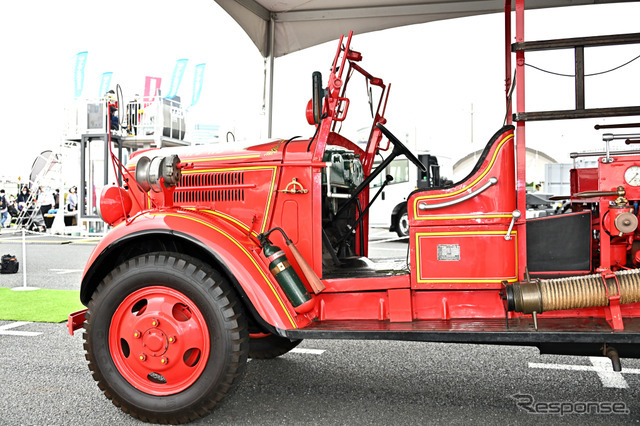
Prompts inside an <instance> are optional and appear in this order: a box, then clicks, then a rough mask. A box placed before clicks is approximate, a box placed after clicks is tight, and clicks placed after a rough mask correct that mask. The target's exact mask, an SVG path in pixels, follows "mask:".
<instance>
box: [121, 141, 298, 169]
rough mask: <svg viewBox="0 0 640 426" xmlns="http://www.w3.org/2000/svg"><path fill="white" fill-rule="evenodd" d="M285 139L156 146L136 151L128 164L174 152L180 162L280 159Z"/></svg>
mask: <svg viewBox="0 0 640 426" xmlns="http://www.w3.org/2000/svg"><path fill="white" fill-rule="evenodd" d="M285 142H286V140H283V139H277V140H274V141H270V142H266V143H262V144H252V143H238V142H232V143H218V144H212V145H198V146H187V147H175V148H158V149H148V150H144V151H136V152H135V153H134V154H133V155H131V157H130V159H129V164H128V165H129V166H132V165H134V164H136V163H137V161H138V158H140V157H141V156H143V155H144V156H147V157H150V158H153V157H156V156H166V155H171V154H176V155H178V157H180V161H182V162H194V163H199V162H206V161H208V160H211V161H221V160H222V161H224V162H225V163H231V164H233V163H243V164H244V163H246V162H247V161H250V162H262V161H280V160H282V156H283V150H284V147H285Z"/></svg>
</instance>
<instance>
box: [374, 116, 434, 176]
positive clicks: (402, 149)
mask: <svg viewBox="0 0 640 426" xmlns="http://www.w3.org/2000/svg"><path fill="white" fill-rule="evenodd" d="M376 127H378V129H380V131H381V132H382V133H383V134H384V135H385V136H386V137H387V138H388V139H389V141H390V142H391V143H392V144H393V150H394V151H396V152H398V153H400V154H403V155H404V156H405V157H407V159H409V161H411V162H412V163H413V164H415V165H416V167H417V168H419V169H420V170H422V171H423V172H426V171H427V168H426V167H425V165H424V164H422V162H421V161H420V160H418V158H417V157H416V156H415V155H413V153H412V152H411V151H409V148H407V147H406V146H404V144H403V143H402V142H400V141H399V140H398V138H396V137H395V136H394V135H393V133H391V132H390V131H389V130H388V129H387V128H386V127H384V126H383V125H382V124H381V123H378V124H376Z"/></svg>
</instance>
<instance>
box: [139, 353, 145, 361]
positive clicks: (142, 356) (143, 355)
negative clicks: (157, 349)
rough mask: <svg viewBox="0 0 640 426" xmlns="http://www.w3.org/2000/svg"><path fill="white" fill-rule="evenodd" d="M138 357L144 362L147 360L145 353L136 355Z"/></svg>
mask: <svg viewBox="0 0 640 426" xmlns="http://www.w3.org/2000/svg"><path fill="white" fill-rule="evenodd" d="M138 359H139V360H140V361H143V362H144V361H146V360H147V356H146V355H145V354H140V356H138Z"/></svg>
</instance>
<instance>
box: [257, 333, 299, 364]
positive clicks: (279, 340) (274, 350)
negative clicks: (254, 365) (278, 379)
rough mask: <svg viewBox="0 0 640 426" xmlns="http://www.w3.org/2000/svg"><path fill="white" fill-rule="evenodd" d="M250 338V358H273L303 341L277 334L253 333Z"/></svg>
mask: <svg viewBox="0 0 640 426" xmlns="http://www.w3.org/2000/svg"><path fill="white" fill-rule="evenodd" d="M250 337H251V338H250V340H249V358H253V359H272V358H277V357H279V356H280V355H284V354H286V353H287V352H289V351H290V350H291V349H293V348H295V347H296V346H298V345H299V344H300V342H302V339H298V340H289V339H287V338H285V337H280V336H276V335H275V334H252V335H251V336H250Z"/></svg>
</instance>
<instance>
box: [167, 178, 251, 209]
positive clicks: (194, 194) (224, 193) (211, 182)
mask: <svg viewBox="0 0 640 426" xmlns="http://www.w3.org/2000/svg"><path fill="white" fill-rule="evenodd" d="M242 185H244V172H218V173H193V174H183V175H182V177H181V178H180V183H178V185H177V188H176V189H177V190H176V192H174V194H173V202H174V203H175V204H178V205H191V204H202V203H212V202H217V203H220V202H223V203H224V202H238V201H244V195H245V194H244V190H245V188H244V187H241V186H242ZM181 188H184V189H181Z"/></svg>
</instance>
